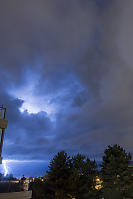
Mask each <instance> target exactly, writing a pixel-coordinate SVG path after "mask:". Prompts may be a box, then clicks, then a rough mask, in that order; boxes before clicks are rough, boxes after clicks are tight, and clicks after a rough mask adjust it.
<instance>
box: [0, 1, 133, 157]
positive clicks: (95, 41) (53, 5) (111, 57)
mask: <svg viewBox="0 0 133 199" xmlns="http://www.w3.org/2000/svg"><path fill="white" fill-rule="evenodd" d="M132 8H133V3H132V1H131V0H128V1H126V2H125V1H124V0H116V1H110V2H109V1H105V0H103V1H99V0H95V1H92V0H90V1H88V0H85V1H81V0H73V1H70V0H68V1H65V0H64V1H62V0H57V1H56V2H55V1H54V0H39V1H36V0H32V1H30V0H29V1H22V2H20V1H18V0H13V1H10V0H7V1H6V2H5V1H4V0H3V1H2V2H1V6H0V24H1V26H0V29H1V31H0V44H1V45H0V70H1V78H0V84H1V91H0V103H1V104H4V105H5V106H6V107H7V118H8V120H9V125H8V129H7V131H6V134H5V143H4V151H3V152H4V156H5V157H7V158H9V159H12V158H16V159H45V160H49V158H51V157H52V156H53V154H54V153H56V152H57V151H59V150H62V149H65V150H66V151H68V152H69V153H72V154H73V153H77V152H84V153H86V154H90V155H92V156H101V154H102V152H103V150H104V148H105V147H106V146H107V145H108V144H115V143H118V144H121V145H122V146H124V147H125V148H126V149H128V150H130V151H132V150H133V148H132V143H131V140H132V138H133V134H132V130H133V126H132V117H133V111H132V99H133V94H132V88H133V80H132V76H133V67H132V61H133V60H132V46H133V45H132V33H133V31H132V27H133V26H132V20H131V19H132Z"/></svg>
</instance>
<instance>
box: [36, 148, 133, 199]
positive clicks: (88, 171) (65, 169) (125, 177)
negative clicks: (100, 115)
mask: <svg viewBox="0 0 133 199" xmlns="http://www.w3.org/2000/svg"><path fill="white" fill-rule="evenodd" d="M102 159H103V160H102V163H101V164H100V169H98V165H97V163H96V161H95V160H90V159H89V158H88V157H86V156H84V155H82V154H77V155H75V156H73V157H70V156H68V154H67V153H66V152H65V151H61V152H58V154H57V155H55V156H54V158H53V159H52V161H51V162H50V165H49V169H48V171H47V172H46V175H45V176H44V180H40V179H39V178H36V179H35V181H34V183H33V185H32V190H33V197H32V198H33V199H133V168H132V162H131V160H132V156H131V154H130V153H126V151H125V150H124V149H123V148H122V147H120V146H119V145H114V146H108V147H107V149H106V150H105V151H104V156H103V158H102Z"/></svg>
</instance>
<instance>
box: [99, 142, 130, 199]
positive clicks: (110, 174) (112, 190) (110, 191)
mask: <svg viewBox="0 0 133 199" xmlns="http://www.w3.org/2000/svg"><path fill="white" fill-rule="evenodd" d="M104 154H105V155H104V156H103V163H102V178H103V192H104V195H105V196H106V197H107V198H108V199H109V198H110V199H112V198H117V199H119V198H120V199H121V198H124V197H128V193H129V189H130V186H131V185H132V182H133V181H132V180H133V179H132V176H131V169H130V167H129V166H130V165H131V155H130V154H127V153H126V152H125V150H124V149H123V148H121V147H120V146H119V145H114V146H113V147H111V146H108V148H107V149H106V150H105V152H104Z"/></svg>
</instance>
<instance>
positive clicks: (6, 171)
mask: <svg viewBox="0 0 133 199" xmlns="http://www.w3.org/2000/svg"><path fill="white" fill-rule="evenodd" d="M6 163H7V161H6V160H3V169H4V176H6V175H7V174H8V166H7V164H6Z"/></svg>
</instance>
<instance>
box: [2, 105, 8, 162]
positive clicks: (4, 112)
mask: <svg viewBox="0 0 133 199" xmlns="http://www.w3.org/2000/svg"><path fill="white" fill-rule="evenodd" d="M5 114H6V108H4V107H3V105H2V106H1V107H0V131H1V133H0V164H2V148H3V140H4V133H5V129H6V128H7V123H8V121H7V120H5Z"/></svg>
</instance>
